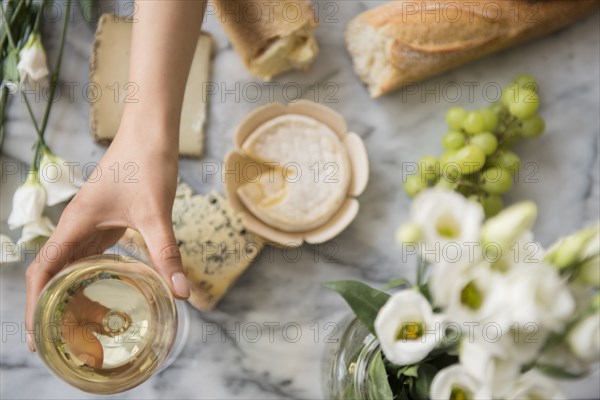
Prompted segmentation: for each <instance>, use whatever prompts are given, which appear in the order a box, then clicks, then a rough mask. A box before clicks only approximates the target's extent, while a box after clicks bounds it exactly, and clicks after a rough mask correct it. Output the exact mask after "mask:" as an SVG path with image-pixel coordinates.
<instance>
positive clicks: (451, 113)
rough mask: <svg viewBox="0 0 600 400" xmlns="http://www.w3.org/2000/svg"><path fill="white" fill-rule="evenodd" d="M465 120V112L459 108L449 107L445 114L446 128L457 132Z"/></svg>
mask: <svg viewBox="0 0 600 400" xmlns="http://www.w3.org/2000/svg"><path fill="white" fill-rule="evenodd" d="M466 118H467V112H466V111H465V110H464V109H463V108H461V107H457V106H455V107H451V108H450V109H449V110H448V111H447V112H446V123H447V124H448V126H449V127H450V128H451V129H453V130H455V131H459V130H461V129H462V127H463V123H464V121H465V119H466Z"/></svg>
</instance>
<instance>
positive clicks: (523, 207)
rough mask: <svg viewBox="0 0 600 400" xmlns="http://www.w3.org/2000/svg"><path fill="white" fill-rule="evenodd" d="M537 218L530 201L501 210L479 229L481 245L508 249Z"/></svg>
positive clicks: (534, 207) (533, 204)
mask: <svg viewBox="0 0 600 400" xmlns="http://www.w3.org/2000/svg"><path fill="white" fill-rule="evenodd" d="M536 217H537V207H536V205H535V203H533V202H531V201H524V202H521V203H518V204H515V205H514V206H510V207H508V208H506V209H504V210H502V211H501V212H500V213H499V214H498V215H496V216H495V217H492V218H490V219H488V220H487V221H486V222H485V224H483V227H482V228H481V243H482V244H483V245H486V244H490V243H495V244H497V245H498V246H500V247H501V248H502V249H508V248H509V247H510V246H511V245H512V244H513V243H514V242H515V241H516V240H517V239H518V238H520V237H521V236H522V235H523V234H524V233H525V232H527V231H529V230H530V229H531V227H532V226H533V223H534V222H535V219H536Z"/></svg>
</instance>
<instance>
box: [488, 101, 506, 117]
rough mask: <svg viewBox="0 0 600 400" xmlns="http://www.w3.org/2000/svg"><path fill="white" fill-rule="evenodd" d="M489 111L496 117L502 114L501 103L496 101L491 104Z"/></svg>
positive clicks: (502, 107) (502, 106)
mask: <svg viewBox="0 0 600 400" xmlns="http://www.w3.org/2000/svg"><path fill="white" fill-rule="evenodd" d="M490 110H492V112H493V113H494V114H496V115H500V114H502V113H503V112H504V105H503V104H502V101H497V102H495V103H494V104H492V105H491V106H490Z"/></svg>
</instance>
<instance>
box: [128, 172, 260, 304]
mask: <svg viewBox="0 0 600 400" xmlns="http://www.w3.org/2000/svg"><path fill="white" fill-rule="evenodd" d="M173 231H174V232H175V239H176V240H177V245H178V246H179V251H180V252H181V259H182V263H183V271H184V273H185V276H186V278H187V279H188V282H189V283H190V289H191V295H190V298H189V299H188V301H189V303H190V304H191V305H192V306H194V307H195V308H197V309H199V310H201V311H209V310H211V309H213V308H214V307H215V305H216V304H217V303H218V302H219V300H221V298H222V297H223V296H224V295H225V294H226V293H227V291H228V290H229V288H230V287H231V286H232V285H233V284H234V282H235V281H236V280H237V279H238V277H239V276H240V275H241V274H242V273H243V272H244V271H245V270H246V268H248V266H249V265H250V264H251V263H252V261H254V259H255V258H256V256H258V254H259V253H260V251H261V249H262V247H263V244H264V241H263V240H262V239H261V238H259V237H258V236H256V235H254V234H252V233H250V232H248V231H246V229H245V227H244V225H243V224H242V219H241V215H240V214H239V213H238V212H236V211H234V210H233V209H232V208H231V206H230V205H229V203H227V201H226V200H225V199H224V198H223V196H221V195H220V194H218V193H210V194H208V195H196V194H193V192H192V188H191V187H190V186H189V185H187V184H186V183H185V182H183V181H179V183H178V185H177V194H176V195H175V202H174V203H173ZM119 244H120V245H121V246H122V247H123V248H124V249H125V250H127V251H129V252H131V253H132V255H134V256H136V257H137V258H139V259H140V260H142V261H143V262H146V263H147V264H149V265H150V264H151V260H150V256H149V254H148V249H147V248H146V245H145V243H144V239H143V238H142V236H141V235H140V234H139V233H138V232H137V231H135V230H133V229H127V230H126V231H125V234H124V235H123V236H122V237H121V239H120V240H119Z"/></svg>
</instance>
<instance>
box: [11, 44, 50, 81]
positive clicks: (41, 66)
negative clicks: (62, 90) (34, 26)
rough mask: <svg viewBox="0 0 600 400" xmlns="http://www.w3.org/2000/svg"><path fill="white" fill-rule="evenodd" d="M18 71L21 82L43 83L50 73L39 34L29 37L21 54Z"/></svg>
mask: <svg viewBox="0 0 600 400" xmlns="http://www.w3.org/2000/svg"><path fill="white" fill-rule="evenodd" d="M17 70H18V71H19V77H20V80H21V82H27V81H29V82H42V81H43V80H44V79H45V78H46V77H47V76H48V74H49V73H50V71H48V64H47V62H46V51H45V50H44V46H43V45H42V40H41V37H40V34H39V33H32V34H31V35H29V39H28V40H27V42H26V43H25V46H24V47H23V49H22V50H21V51H20V52H19V63H18V64H17Z"/></svg>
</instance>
